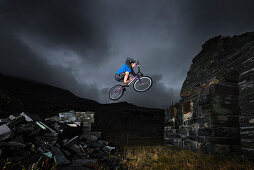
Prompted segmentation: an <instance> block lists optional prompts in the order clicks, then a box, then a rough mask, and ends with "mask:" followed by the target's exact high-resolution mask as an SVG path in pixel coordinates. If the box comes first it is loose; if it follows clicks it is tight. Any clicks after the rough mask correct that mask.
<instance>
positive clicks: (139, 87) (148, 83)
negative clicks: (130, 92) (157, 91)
mask: <svg viewBox="0 0 254 170" xmlns="http://www.w3.org/2000/svg"><path fill="white" fill-rule="evenodd" d="M139 79H140V80H139ZM139 79H137V80H136V81H135V82H134V84H133V88H134V90H136V91H138V92H144V91H147V90H148V89H150V88H151V87H152V84H153V80H152V79H151V78H150V77H148V76H144V77H140V78H139Z"/></svg>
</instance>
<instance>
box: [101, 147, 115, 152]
mask: <svg viewBox="0 0 254 170" xmlns="http://www.w3.org/2000/svg"><path fill="white" fill-rule="evenodd" d="M114 149H115V147H111V146H105V147H104V148H103V150H104V151H106V152H111V151H112V150H114Z"/></svg>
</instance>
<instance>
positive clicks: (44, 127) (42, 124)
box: [35, 121, 56, 133]
mask: <svg viewBox="0 0 254 170" xmlns="http://www.w3.org/2000/svg"><path fill="white" fill-rule="evenodd" d="M35 123H36V124H37V125H38V126H39V127H40V128H42V129H43V130H47V129H48V130H49V131H51V132H53V133H56V131H54V130H53V129H51V128H50V127H48V126H47V125H46V124H44V123H42V122H41V121H36V122H35Z"/></svg>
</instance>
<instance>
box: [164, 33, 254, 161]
mask: <svg viewBox="0 0 254 170" xmlns="http://www.w3.org/2000/svg"><path fill="white" fill-rule="evenodd" d="M180 97H181V99H180V101H179V102H178V103H176V104H174V105H171V106H170V107H169V108H168V109H166V110H165V130H164V139H165V143H167V144H170V145H174V146H178V147H182V148H185V149H190V150H194V151H201V152H204V153H211V154H228V153H230V154H231V153H235V154H238V155H244V156H245V157H247V158H249V159H254V32H251V33H245V34H243V35H239V36H233V37H223V36H217V37H214V38H212V39H210V40H208V41H207V42H206V43H205V44H204V45H203V46H202V50H201V52H200V53H199V54H198V55H197V56H196V57H195V58H194V59H193V60H192V64H191V67H190V69H189V71H188V73H187V77H186V79H185V81H184V83H183V86H182V89H181V93H180Z"/></svg>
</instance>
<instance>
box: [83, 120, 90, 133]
mask: <svg viewBox="0 0 254 170" xmlns="http://www.w3.org/2000/svg"><path fill="white" fill-rule="evenodd" d="M82 123H83V132H91V129H92V128H91V127H92V126H91V122H82Z"/></svg>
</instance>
